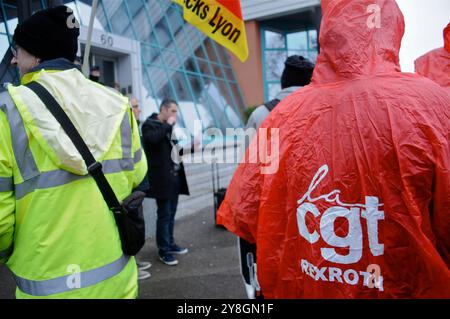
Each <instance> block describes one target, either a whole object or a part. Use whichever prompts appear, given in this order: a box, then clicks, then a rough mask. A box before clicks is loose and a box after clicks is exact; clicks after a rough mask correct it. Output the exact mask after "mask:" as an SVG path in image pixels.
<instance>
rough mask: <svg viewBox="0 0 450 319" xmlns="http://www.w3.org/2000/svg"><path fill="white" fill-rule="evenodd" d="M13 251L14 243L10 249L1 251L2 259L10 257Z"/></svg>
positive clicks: (0, 257) (0, 256)
mask: <svg viewBox="0 0 450 319" xmlns="http://www.w3.org/2000/svg"><path fill="white" fill-rule="evenodd" d="M12 252H13V245H11V246H9V248H8V249H5V250H2V251H0V259H3V258H6V257H9V255H11V253H12Z"/></svg>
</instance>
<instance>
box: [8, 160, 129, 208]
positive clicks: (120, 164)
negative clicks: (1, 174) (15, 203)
mask: <svg viewBox="0 0 450 319" xmlns="http://www.w3.org/2000/svg"><path fill="white" fill-rule="evenodd" d="M102 166H103V173H105V174H114V173H120V172H123V171H132V170H133V169H134V163H133V160H132V159H129V158H128V159H115V160H105V161H103V163H102ZM87 177H90V175H84V176H83V175H76V174H72V173H70V172H68V171H65V170H62V169H59V170H54V171H49V172H43V173H41V174H40V175H39V176H36V177H34V178H32V179H29V180H27V181H25V182H23V183H20V184H17V185H16V186H15V192H16V199H17V200H19V199H21V198H23V197H25V196H26V195H28V194H30V193H32V192H34V191H35V190H37V189H46V188H52V187H58V186H62V185H66V184H68V183H71V182H75V181H78V180H80V179H84V178H87Z"/></svg>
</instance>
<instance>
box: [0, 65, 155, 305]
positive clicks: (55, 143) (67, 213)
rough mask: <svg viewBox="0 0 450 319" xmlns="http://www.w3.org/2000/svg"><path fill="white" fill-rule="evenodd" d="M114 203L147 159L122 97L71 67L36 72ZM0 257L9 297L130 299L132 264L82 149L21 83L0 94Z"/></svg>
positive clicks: (140, 172)
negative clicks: (9, 277) (8, 277)
mask: <svg viewBox="0 0 450 319" xmlns="http://www.w3.org/2000/svg"><path fill="white" fill-rule="evenodd" d="M29 81H38V82H39V83H40V84H42V85H43V86H44V87H45V88H47V90H49V92H50V93H51V94H52V95H53V96H54V97H55V98H56V100H57V101H58V102H59V103H60V105H61V106H62V107H63V109H64V110H65V111H66V113H67V114H68V116H69V118H70V119H71V120H72V122H73V123H74V125H75V127H76V128H77V130H78V131H79V132H80V135H81V136H82V137H83V139H84V140H85V142H86V144H87V145H88V147H89V149H90V150H91V152H92V153H93V155H94V157H95V158H96V159H97V161H99V162H101V163H102V165H103V172H104V173H105V176H106V178H107V179H108V181H109V183H110V184H111V186H112V188H113V190H114V192H115V193H116V195H117V197H118V199H119V200H123V199H124V198H125V197H127V196H128V195H129V194H130V193H131V191H132V189H133V188H135V187H136V186H137V185H139V183H140V182H141V181H142V180H143V178H144V176H145V174H146V172H147V161H146V158H145V154H144V152H143V151H142V148H141V143H140V139H139V132H138V127H137V123H136V121H135V120H134V117H133V113H132V112H131V108H130V105H129V101H128V99H127V98H126V97H124V96H122V95H120V94H116V93H115V92H113V91H112V90H110V89H108V88H105V87H103V86H101V85H99V84H96V83H94V82H91V81H89V80H88V79H86V78H85V77H84V76H83V74H82V73H81V72H80V71H78V70H77V69H67V70H63V71H48V70H40V71H37V72H34V73H31V74H27V75H26V76H25V77H24V78H23V79H22V83H23V84H24V83H26V82H29ZM0 105H1V107H0V108H1V111H0V262H1V261H3V262H5V261H6V265H7V266H8V268H9V269H10V270H11V271H12V273H13V275H14V278H15V280H16V283H17V290H16V297H17V298H135V297H136V296H137V290H138V285H137V268H136V263H135V260H134V258H133V257H129V256H125V255H123V253H122V250H121V244H120V238H119V234H118V231H117V227H116V224H115V220H114V217H113V214H112V212H111V211H110V210H109V209H108V206H107V205H106V203H105V201H104V199H103V197H102V194H101V193H100V190H99V189H98V186H97V184H96V183H95V181H94V179H93V178H92V177H90V175H88V173H87V169H86V166H85V164H84V161H83V159H82V157H81V155H80V154H79V153H78V151H77V150H76V148H75V146H74V145H73V143H72V142H71V141H70V139H69V137H68V136H67V135H66V134H65V132H64V131H63V130H62V128H61V126H60V125H59V123H58V122H57V121H56V119H55V118H54V117H53V116H52V115H51V114H50V112H49V111H48V110H47V109H46V107H45V105H44V104H43V103H42V102H41V101H40V99H39V98H38V97H37V96H36V95H35V94H34V93H33V92H32V91H31V90H30V89H28V88H27V87H25V86H23V85H22V86H12V85H9V86H8V91H7V92H4V93H2V94H0Z"/></svg>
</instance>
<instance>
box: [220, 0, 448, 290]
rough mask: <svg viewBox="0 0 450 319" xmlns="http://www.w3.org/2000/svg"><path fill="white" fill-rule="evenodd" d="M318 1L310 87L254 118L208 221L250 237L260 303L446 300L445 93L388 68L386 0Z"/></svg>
mask: <svg viewBox="0 0 450 319" xmlns="http://www.w3.org/2000/svg"><path fill="white" fill-rule="evenodd" d="M374 3H375V4H376V6H374V5H373V4H374ZM322 6H323V12H324V17H323V20H322V26H321V34H320V44H321V53H320V56H319V58H318V61H317V66H316V69H315V72H314V76H313V83H312V84H311V85H309V86H307V87H304V88H302V89H301V90H299V91H297V92H295V93H293V94H291V95H290V96H288V97H287V98H285V99H284V100H283V101H282V102H281V103H280V104H279V105H278V106H277V107H276V108H275V109H274V111H273V112H272V113H271V114H270V116H269V117H268V118H267V119H266V120H265V121H264V122H263V124H262V126H261V128H260V130H259V133H260V135H259V136H258V137H257V138H255V139H254V140H253V142H252V143H251V145H250V149H249V150H248V151H247V158H246V163H247V164H243V163H241V164H240V165H239V166H238V168H237V171H236V172H235V174H234V176H233V179H232V181H231V184H230V186H229V188H228V192H227V194H226V198H225V200H224V202H223V204H222V205H221V207H220V210H219V212H218V222H219V223H220V224H223V225H224V226H225V227H226V228H227V229H229V230H230V231H232V232H233V233H235V234H237V235H238V236H240V237H242V238H244V239H246V240H247V241H249V242H256V245H257V264H258V280H259V284H260V286H261V288H262V292H263V293H264V295H265V296H266V297H268V298H422V297H445V298H449V297H450V270H449V266H450V253H449V251H450V148H449V138H450V96H449V94H448V93H447V92H446V91H445V90H444V89H442V88H441V87H440V86H438V85H437V84H435V83H433V82H432V81H429V80H428V79H424V78H422V77H420V76H418V75H415V74H404V73H401V72H400V67H399V58H398V57H399V55H398V53H399V48H400V42H401V39H402V36H403V33H404V20H403V15H402V13H401V12H400V9H399V8H398V6H397V4H396V3H395V1H394V0H358V1H356V0H339V1H322ZM377 12H378V13H381V14H378V13H377ZM378 27H379V28H378ZM265 128H268V129H267V130H264V129H265ZM276 128H279V131H278V134H279V145H278V146H279V156H278V157H277V156H276V150H277V143H276V141H277V138H276V137H277V131H276ZM261 133H263V134H261ZM258 142H259V143H261V146H266V147H267V149H268V150H269V151H270V152H269V153H268V154H269V155H270V156H263V155H264V153H263V152H264V147H261V146H260V147H259V149H260V152H259V156H258V160H257V161H256V160H255V159H254V158H253V159H252V157H251V156H248V155H249V154H251V151H252V150H253V149H254V148H256V146H257V144H258ZM274 154H275V156H274ZM271 156H272V160H268V158H270V157H271ZM276 158H278V159H279V162H278V163H277V162H276ZM252 160H254V161H253V163H252V162H251V161H252ZM255 162H256V163H255ZM265 163H267V164H265ZM268 167H269V169H267V168H268ZM274 168H278V169H277V170H274ZM271 173H272V174H271ZM372 273H373V276H372V275H371V274H372Z"/></svg>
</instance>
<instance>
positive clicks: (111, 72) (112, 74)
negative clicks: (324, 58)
mask: <svg viewBox="0 0 450 319" xmlns="http://www.w3.org/2000/svg"><path fill="white" fill-rule="evenodd" d="M92 66H98V67H99V68H100V82H101V83H103V84H104V85H106V86H109V87H114V86H115V83H116V82H117V80H116V79H117V76H116V74H117V60H116V59H114V58H110V57H105V56H102V55H99V54H93V55H92V59H91V67H92Z"/></svg>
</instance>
